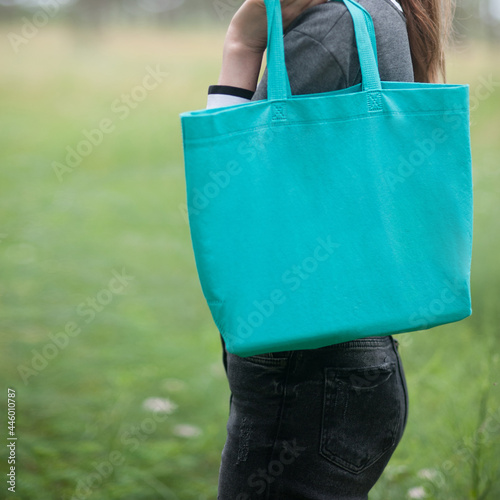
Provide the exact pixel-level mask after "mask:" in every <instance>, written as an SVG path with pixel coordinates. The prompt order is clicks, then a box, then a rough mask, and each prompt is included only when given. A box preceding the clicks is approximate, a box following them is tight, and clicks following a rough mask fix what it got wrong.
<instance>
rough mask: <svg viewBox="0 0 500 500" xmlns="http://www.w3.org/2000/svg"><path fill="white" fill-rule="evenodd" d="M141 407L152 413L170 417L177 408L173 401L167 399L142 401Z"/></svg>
mask: <svg viewBox="0 0 500 500" xmlns="http://www.w3.org/2000/svg"><path fill="white" fill-rule="evenodd" d="M142 407H143V408H144V409H145V410H148V411H152V412H154V413H166V414H167V415H170V414H171V413H173V412H174V411H175V410H177V408H178V407H177V405H176V404H175V403H174V402H173V401H171V400H170V399H167V398H148V399H146V400H144V402H143V403H142Z"/></svg>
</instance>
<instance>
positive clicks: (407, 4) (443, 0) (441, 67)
mask: <svg viewBox="0 0 500 500" xmlns="http://www.w3.org/2000/svg"><path fill="white" fill-rule="evenodd" d="M399 1H400V3H401V7H402V8H403V12H404V14H405V17H406V28H407V30H408V38H409V40H410V50H411V58H412V63H413V73H414V76H415V81H416V82H424V83H429V82H437V81H439V78H440V76H442V78H443V81H446V69H445V60H444V51H445V48H446V45H447V42H448V40H449V36H450V29H451V20H452V16H453V0H399Z"/></svg>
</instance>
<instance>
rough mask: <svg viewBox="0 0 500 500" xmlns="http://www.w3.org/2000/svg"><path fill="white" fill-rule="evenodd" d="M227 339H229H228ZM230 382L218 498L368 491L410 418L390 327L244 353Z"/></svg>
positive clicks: (232, 360) (344, 495)
mask: <svg viewBox="0 0 500 500" xmlns="http://www.w3.org/2000/svg"><path fill="white" fill-rule="evenodd" d="M223 347H224V344H223ZM224 366H225V368H226V373H227V376H228V380H229V387H230V390H231V400H230V412H229V420H228V423H227V441H226V444H225V446H224V449H223V452H222V461H221V467H220V474H219V493H218V499H219V500H253V499H258V500H264V499H266V500H347V499H349V500H354V499H356V500H366V499H367V498H368V492H369V490H370V489H371V488H372V487H373V485H374V484H375V483H376V481H377V480H378V479H379V477H380V475H381V474H382V471H383V470H384V468H385V466H386V465H387V463H388V462H389V459H390V457H391V455H392V454H393V452H394V450H395V449H396V446H397V445H398V443H399V441H400V440H401V437H402V435H403V431H404V429H405V426H406V421H407V415H408V394H407V388H406V381H405V376H404V372H403V367H402V364H401V359H400V357H399V353H398V349H397V341H395V340H394V339H393V338H392V337H391V336H386V337H369V338H365V339H361V340H354V341H351V342H345V343H343V344H337V345H333V346H328V347H323V348H320V349H311V350H301V351H285V352H280V353H269V354H263V355H259V356H251V357H247V358H242V357H240V356H236V355H234V354H231V353H228V352H227V351H226V350H225V348H224Z"/></svg>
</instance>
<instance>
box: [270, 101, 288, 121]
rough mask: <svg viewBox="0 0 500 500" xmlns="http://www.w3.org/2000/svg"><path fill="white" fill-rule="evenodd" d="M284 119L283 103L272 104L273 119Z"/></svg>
mask: <svg viewBox="0 0 500 500" xmlns="http://www.w3.org/2000/svg"><path fill="white" fill-rule="evenodd" d="M277 120H280V121H282V120H286V112H285V106H284V105H283V104H273V121H277Z"/></svg>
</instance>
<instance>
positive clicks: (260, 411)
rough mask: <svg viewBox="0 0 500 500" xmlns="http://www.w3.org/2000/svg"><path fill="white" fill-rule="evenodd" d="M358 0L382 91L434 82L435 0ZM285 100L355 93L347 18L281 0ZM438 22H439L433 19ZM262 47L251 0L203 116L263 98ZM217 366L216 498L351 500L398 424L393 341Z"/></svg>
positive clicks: (361, 493) (388, 448)
mask: <svg viewBox="0 0 500 500" xmlns="http://www.w3.org/2000/svg"><path fill="white" fill-rule="evenodd" d="M400 1H401V4H400V3H398V1H397V0H359V3H360V4H361V5H362V6H363V7H364V8H365V9H366V10H368V12H369V13H370V14H371V16H372V18H373V22H374V26H375V31H376V40H377V50H378V63H379V70H380V75H381V79H382V81H413V80H415V81H421V82H433V81H437V78H438V75H439V74H440V73H442V74H443V76H444V58H443V46H442V41H443V39H444V37H443V34H444V33H445V32H446V30H445V27H446V26H445V25H446V23H445V20H447V19H448V17H449V16H447V15H444V14H443V12H444V11H443V10H442V8H441V4H440V2H439V0H400ZM281 5H282V13H283V26H284V29H285V34H284V43H285V55H286V65H287V70H288V75H289V79H290V85H291V89H292V94H311V93H318V92H328V91H332V90H338V89H341V88H346V87H350V86H353V85H355V84H358V83H360V81H361V72H360V67H359V60H358V55H357V49H356V44H355V39H354V31H353V25H352V20H351V17H350V14H349V13H348V11H347V9H346V7H345V5H344V4H343V3H341V2H328V3H327V2H325V0H281ZM445 14H446V13H445ZM266 44H267V24H266V11H265V6H264V1H263V0H246V1H245V2H244V3H243V5H242V6H241V8H240V9H239V10H238V11H237V12H236V14H235V15H234V17H233V19H232V21H231V23H230V26H229V29H228V31H227V35H226V39H225V43H224V52H223V61H222V69H221V73H220V77H219V81H218V85H212V86H211V87H210V88H209V96H208V104H207V107H209V108H213V107H218V106H228V105H234V104H239V103H245V102H248V100H250V99H252V100H257V99H265V98H266V95H267V87H266V82H267V75H266V73H264V76H263V78H262V81H261V82H260V83H259V85H258V86H257V81H258V76H259V72H260V68H261V64H262V58H263V53H264V50H265V48H266ZM223 350H224V352H223V360H224V366H225V368H226V373H227V376H228V380H229V385H230V389H231V401H230V415H229V420H228V425H227V431H228V436H227V441H226V444H225V446H224V450H223V453H222V462H221V468H220V476H219V496H218V498H219V500H250V499H269V500H299V499H300V500H308V499H309V500H334V499H335V500H344V499H345V500H347V499H349V500H354V499H356V500H361V499H367V498H368V492H369V491H370V489H371V488H372V487H373V485H374V484H375V483H376V481H377V480H378V478H379V477H380V475H381V474H382V472H383V470H384V468H385V467H386V465H387V463H388V461H389V459H390V457H391V455H392V454H393V452H394V450H395V448H396V446H397V445H398V443H399V441H400V440H401V437H402V435H403V431H404V429H405V426H406V421H407V415H408V396H407V389H406V382H405V377H404V372H403V367H402V364H401V360H400V357H399V354H398V343H397V342H396V341H395V340H394V339H393V338H392V336H385V337H368V338H365V339H360V340H355V341H351V342H346V343H342V344H337V345H333V346H328V347H324V348H320V349H311V350H299V351H286V352H274V353H268V354H263V355H259V356H251V357H247V358H242V357H239V356H236V355H233V354H231V353H228V352H226V350H225V347H224V342H223Z"/></svg>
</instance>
